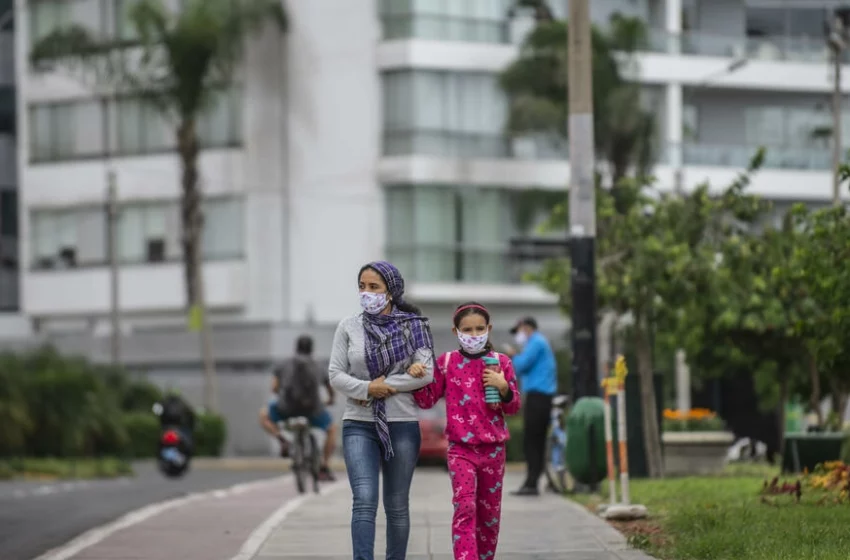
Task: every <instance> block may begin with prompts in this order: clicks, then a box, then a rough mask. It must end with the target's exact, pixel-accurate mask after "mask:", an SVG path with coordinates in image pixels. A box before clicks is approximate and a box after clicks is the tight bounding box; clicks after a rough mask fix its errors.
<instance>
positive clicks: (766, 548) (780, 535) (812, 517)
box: [577, 465, 850, 560]
mask: <svg viewBox="0 0 850 560" xmlns="http://www.w3.org/2000/svg"><path fill="white" fill-rule="evenodd" d="M776 474H777V471H775V470H773V469H768V468H765V467H758V466H744V465H742V466H736V467H732V468H729V469H727V470H726V472H724V473H721V474H719V475H718V476H711V477H689V478H671V479H665V480H635V481H632V484H631V491H632V502H633V503H640V504H644V505H645V506H647V508H648V509H649V512H650V516H651V518H650V519H649V520H648V521H643V522H636V523H628V524H626V523H623V524H616V527H617V528H618V529H619V530H621V531H623V532H624V533H625V534H626V535H627V536H628V537H629V541H630V543H631V544H632V545H633V546H636V547H639V548H643V549H645V550H646V551H647V552H648V553H650V554H652V555H653V556H655V557H656V558H659V559H662V560H846V559H847V558H850V531H848V529H847V528H848V527H850V505H848V504H844V505H837V504H831V503H830V504H824V505H820V504H819V503H818V501H819V500H820V498H821V497H822V496H823V494H820V493H816V492H813V491H809V492H808V493H807V492H806V489H805V488H804V490H803V499H802V500H801V502H800V503H799V504H797V503H795V502H794V498H793V497H791V496H787V495H783V496H771V497H769V498H768V499H767V503H764V502H763V500H762V497H761V495H760V490H761V487H762V484H763V482H764V480H765V479H766V478H772V477H773V476H775V475H776ZM782 480H783V477H780V482H781V481H782ZM787 480H788V481H789V482H793V481H795V480H796V479H794V478H793V477H787ZM577 499H578V501H580V502H583V503H585V504H586V505H588V507H595V505H597V504H598V503H599V502H600V501H601V498H600V497H598V496H596V497H588V496H582V497H577Z"/></svg>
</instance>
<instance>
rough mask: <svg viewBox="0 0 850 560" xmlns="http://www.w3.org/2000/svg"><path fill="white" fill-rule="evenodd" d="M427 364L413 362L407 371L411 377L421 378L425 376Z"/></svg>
mask: <svg viewBox="0 0 850 560" xmlns="http://www.w3.org/2000/svg"><path fill="white" fill-rule="evenodd" d="M426 371H427V370H426V369H425V364H413V365H412V366H410V367H409V368H407V373H408V374H410V376H411V377H416V378H417V379H418V378H421V377H425V372H426Z"/></svg>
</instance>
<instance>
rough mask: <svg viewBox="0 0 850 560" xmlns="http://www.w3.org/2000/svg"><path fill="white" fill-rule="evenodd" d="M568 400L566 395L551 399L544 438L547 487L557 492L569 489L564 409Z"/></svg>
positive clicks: (561, 492) (564, 491) (562, 492)
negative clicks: (550, 411) (547, 431)
mask: <svg viewBox="0 0 850 560" xmlns="http://www.w3.org/2000/svg"><path fill="white" fill-rule="evenodd" d="M569 401H570V398H569V396H567V395H557V396H556V397H555V398H554V399H552V413H551V419H550V422H549V435H548V436H547V438H546V479H547V480H548V481H549V484H548V489H549V490H550V491H552V492H555V493H557V494H566V493H567V492H568V491H569V490H570V486H571V485H570V476H569V470H568V469H567V463H566V458H565V452H566V449H567V430H566V409H567V405H568V403H569Z"/></svg>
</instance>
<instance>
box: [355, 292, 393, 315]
mask: <svg viewBox="0 0 850 560" xmlns="http://www.w3.org/2000/svg"><path fill="white" fill-rule="evenodd" d="M387 303H389V300H388V299H387V294H386V293H382V294H376V293H374V292H360V307H362V308H363V311H365V312H366V313H368V314H369V315H377V314H378V313H380V312H381V311H383V310H384V309H386V307H387Z"/></svg>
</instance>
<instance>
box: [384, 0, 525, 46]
mask: <svg viewBox="0 0 850 560" xmlns="http://www.w3.org/2000/svg"><path fill="white" fill-rule="evenodd" d="M513 4H514V1H513V0H464V1H462V2H459V1H458V0H382V1H381V5H380V11H381V16H382V20H383V28H384V38H385V39H397V38H406V37H416V38H421V39H438V40H449V41H472V42H486V43H503V42H506V41H507V40H508V33H507V31H508V21H507V16H508V11H509V9H510V8H511V7H512V6H513Z"/></svg>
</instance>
